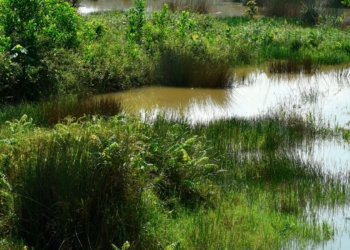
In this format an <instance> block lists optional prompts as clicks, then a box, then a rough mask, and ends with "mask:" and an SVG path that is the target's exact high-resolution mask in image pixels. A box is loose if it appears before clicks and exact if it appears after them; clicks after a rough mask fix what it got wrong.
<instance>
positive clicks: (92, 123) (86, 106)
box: [0, 0, 350, 249]
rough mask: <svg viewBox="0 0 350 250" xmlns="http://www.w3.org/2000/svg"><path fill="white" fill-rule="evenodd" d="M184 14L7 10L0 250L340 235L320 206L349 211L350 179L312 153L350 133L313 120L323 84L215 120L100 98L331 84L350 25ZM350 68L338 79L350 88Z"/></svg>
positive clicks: (230, 243) (336, 20)
mask: <svg viewBox="0 0 350 250" xmlns="http://www.w3.org/2000/svg"><path fill="white" fill-rule="evenodd" d="M258 5H259V4H258ZM180 7H181V6H177V7H176V8H172V7H171V6H170V5H164V6H163V7H162V8H161V9H160V10H157V11H154V12H147V11H146V3H145V2H144V1H142V0H136V1H135V4H134V6H133V7H132V8H130V9H129V10H127V11H118V10H115V11H108V12H101V13H94V14H91V15H85V16H79V15H78V14H77V12H76V10H75V9H73V8H72V7H71V5H70V4H69V3H66V2H62V1H58V0H33V1H30V4H28V3H27V2H26V3H24V2H23V1H18V0H0V17H1V19H0V20H1V21H0V53H1V55H0V57H1V60H0V101H1V106H0V249H119V248H121V249H276V248H287V249H290V248H302V247H305V246H310V245H317V244H323V243H324V242H327V241H328V240H330V239H332V238H334V237H335V235H336V229H335V227H334V225H332V224H331V222H330V221H329V220H327V219H319V218H318V216H319V214H316V213H315V212H314V211H317V210H320V209H322V208H324V207H329V208H334V209H336V208H337V207H338V206H340V205H342V206H343V205H344V206H346V205H348V203H349V198H348V197H349V196H348V192H349V187H348V181H349V171H348V168H346V167H345V169H341V170H340V171H339V172H331V171H327V170H326V169H325V168H324V167H323V162H322V161H317V160H316V159H315V158H310V157H307V156H305V154H300V151H303V150H306V149H310V148H311V149H312V148H313V147H314V145H315V144H314V143H315V142H316V141H320V140H321V141H322V140H325V139H332V140H339V141H340V143H341V145H342V146H344V147H348V146H349V138H350V136H349V135H350V132H349V131H350V130H349V129H348V125H347V124H346V122H344V123H337V122H335V123H331V121H328V120H325V119H324V117H321V119H317V115H318V114H317V113H315V112H316V111H315V110H314V109H313V110H311V111H310V112H309V111H308V112H303V111H304V108H305V106H306V105H307V104H310V105H313V104H315V103H318V101H319V100H320V99H322V95H321V93H323V91H324V90H323V88H322V86H317V84H318V83H319V82H318V81H316V82H315V83H314V82H311V81H310V79H308V80H309V82H308V84H309V85H308V86H307V87H308V88H305V89H302V90H301V91H300V96H299V98H300V103H297V104H295V103H291V107H289V108H288V107H285V106H282V105H276V106H274V107H271V109H269V110H267V111H266V110H265V111H264V112H261V111H260V112H259V114H257V115H254V116H239V115H234V114H233V115H232V114H231V115H230V116H226V117H225V116H224V117H220V118H219V119H209V120H206V121H205V122H190V119H188V118H186V116H185V117H184V116H177V115H175V114H174V113H167V111H166V110H162V111H160V112H158V113H156V114H155V115H153V114H151V113H147V111H146V112H145V113H144V116H143V117H140V116H139V115H138V114H137V112H135V113H136V114H135V113H133V112H129V111H128V108H129V105H132V103H131V104H129V103H127V101H124V100H123V98H117V99H115V98H112V97H107V96H105V97H104V98H102V99H98V98H96V97H94V95H95V94H102V93H109V92H113V91H125V90H128V89H135V88H139V87H145V86H157V87H158V88H161V87H164V86H167V87H168V88H169V87H170V88H174V89H172V90H173V92H172V93H178V92H176V91H175V88H176V89H177V90H179V88H180V87H182V88H184V87H186V88H195V89H196V91H200V90H202V91H206V90H205V89H206V88H207V89H208V88H210V89H211V90H213V91H216V92H215V93H219V91H221V90H222V91H224V90H232V93H234V91H235V90H234V89H233V88H237V89H238V87H239V86H252V84H251V79H252V78H251V75H249V74H248V75H244V74H243V75H242V76H241V77H239V78H238V77H237V74H235V72H237V71H238V67H241V68H242V67H243V68H244V67H247V66H249V65H253V67H258V65H263V63H266V64H264V65H268V70H266V71H265V72H266V74H265V76H266V75H269V76H270V77H271V78H272V79H275V81H276V82H279V81H282V80H283V79H285V78H288V77H289V76H290V75H291V74H292V75H301V76H307V75H313V74H315V73H316V74H318V73H320V75H321V77H322V78H326V77H324V76H322V72H323V71H319V68H320V67H321V65H335V64H345V63H349V62H350V55H349V53H350V45H349V41H350V35H349V32H347V30H346V29H347V28H346V25H342V24H343V20H344V18H343V17H342V16H337V17H330V16H323V17H322V16H318V18H317V20H314V21H316V23H310V22H307V23H306V22H305V21H303V20H302V18H303V17H300V16H299V17H295V18H290V17H283V18H270V17H262V16H258V17H257V16H255V15H252V16H250V17H225V18H215V17H213V16H212V15H207V14H201V12H202V11H198V9H194V11H192V10H191V8H192V7H190V8H189V7H188V6H186V7H181V8H180ZM198 12H200V13H198ZM344 68H345V69H344V70H343V71H342V70H338V71H336V73H335V78H332V79H338V80H339V79H343V80H344V82H346V79H348V75H349V73H348V69H347V68H346V67H345V66H344ZM253 74H256V75H258V73H254V72H253ZM257 79H258V78H257ZM254 81H255V83H254V84H256V83H257V82H258V80H254ZM332 81H333V80H332ZM325 82H326V83H327V84H334V83H333V82H327V81H325ZM339 82H341V81H340V80H339ZM347 82H349V81H347ZM159 85H160V86H161V87H159ZM340 86H341V85H340V84H339V85H337V87H339V88H340V89H341V88H346V89H347V88H348V85H344V86H341V87H340ZM303 87H304V86H303ZM337 87H335V88H334V89H337ZM267 88H269V86H267ZM329 89H331V90H332V91H333V88H329ZM329 89H328V90H329ZM188 90H190V89H188ZM238 91H239V90H238ZM250 91H252V89H250ZM338 92H339V91H338ZM338 92H337V93H338ZM344 92H346V91H344ZM122 93H124V92H122ZM179 93H180V94H179V95H181V92H179ZM213 93H214V92H213ZM332 93H333V92H332ZM337 93H336V94H337ZM346 93H347V92H346ZM336 94H335V95H336ZM218 95H219V96H220V98H221V97H224V98H227V95H226V94H222V93H219V94H218ZM260 95H263V93H260ZM151 97H152V96H150V95H149V96H148V98H151ZM225 100H226V99H225ZM139 101H140V100H139ZM134 102H137V99H136V100H135V101H134ZM223 102H224V101H223ZM141 103H142V101H141ZM297 105H300V106H298V107H299V108H296V106H297ZM141 106H142V105H141ZM138 111H139V110H138ZM205 111H206V112H210V110H208V109H206V110H205ZM348 113H349V110H343V111H342V112H341V115H344V114H348ZM182 114H183V113H182ZM344 117H345V119H346V117H347V116H346V115H344ZM307 152H309V151H308V150H307ZM332 166H335V165H332ZM340 167H344V166H343V165H342V166H340Z"/></svg>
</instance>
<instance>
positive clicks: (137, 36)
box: [127, 0, 146, 44]
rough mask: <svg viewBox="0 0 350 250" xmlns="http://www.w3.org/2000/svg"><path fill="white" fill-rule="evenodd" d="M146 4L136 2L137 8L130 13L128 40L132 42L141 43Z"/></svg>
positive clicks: (139, 0) (136, 0)
mask: <svg viewBox="0 0 350 250" xmlns="http://www.w3.org/2000/svg"><path fill="white" fill-rule="evenodd" d="M145 10H146V2H145V1H144V0H135V7H131V8H130V9H129V11H128V28H127V38H128V40H129V41H130V42H136V43H138V44H139V43H141V38H142V27H143V25H144V23H145Z"/></svg>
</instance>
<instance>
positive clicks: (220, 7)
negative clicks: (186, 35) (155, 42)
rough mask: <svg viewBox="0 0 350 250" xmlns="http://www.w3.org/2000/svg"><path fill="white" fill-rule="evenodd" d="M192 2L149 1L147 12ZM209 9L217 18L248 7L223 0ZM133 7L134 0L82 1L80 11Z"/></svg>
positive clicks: (237, 13)
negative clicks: (170, 5)
mask: <svg viewBox="0 0 350 250" xmlns="http://www.w3.org/2000/svg"><path fill="white" fill-rule="evenodd" d="M195 1H196V0H193V2H195ZM187 2H192V1H189V0H147V11H150V12H151V11H154V10H159V9H160V8H161V7H162V6H163V5H164V3H175V4H184V3H187ZM206 2H207V3H208V5H207V7H208V10H209V12H210V13H211V14H214V15H217V16H241V15H243V14H244V12H245V10H246V7H244V6H242V4H241V3H236V2H232V1H222V0H208V1H206ZM131 6H133V0H97V1H93V0H81V1H80V4H79V8H78V11H79V13H81V14H88V13H91V12H96V11H107V10H114V9H119V10H128V9H129V8H130V7H131Z"/></svg>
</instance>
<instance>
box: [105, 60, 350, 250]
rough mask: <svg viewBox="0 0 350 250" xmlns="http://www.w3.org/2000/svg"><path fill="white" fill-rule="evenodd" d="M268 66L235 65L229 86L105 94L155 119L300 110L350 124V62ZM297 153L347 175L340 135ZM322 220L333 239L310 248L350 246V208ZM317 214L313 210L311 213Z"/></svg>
mask: <svg viewBox="0 0 350 250" xmlns="http://www.w3.org/2000/svg"><path fill="white" fill-rule="evenodd" d="M271 71H272V72H273V70H271V68H270V66H269V65H265V66H261V67H258V68H256V67H254V68H247V67H246V68H241V69H235V72H236V73H235V75H233V76H232V79H231V82H230V84H231V87H229V88H227V89H191V88H170V87H160V86H159V87H157V86H156V87H145V88H141V89H134V90H130V91H126V92H119V93H112V94H107V95H101V96H98V98H101V97H106V96H109V97H114V98H116V99H117V100H122V103H123V106H124V107H125V109H126V111H127V112H130V113H134V114H136V115H140V116H141V117H142V118H143V119H152V117H156V116H157V115H159V114H162V115H164V116H167V117H168V118H171V119H186V120H187V121H188V122H189V123H190V124H197V123H208V122H210V121H213V120H218V119H228V118H232V117H243V118H253V117H256V116H259V115H264V114H269V113H278V114H283V113H284V114H296V115H300V116H301V117H303V118H304V119H306V120H308V119H309V120H312V121H313V122H315V123H316V124H317V125H319V126H322V127H325V128H330V129H337V128H339V127H343V128H349V125H350V123H349V122H350V101H349V100H350V99H349V97H350V68H349V66H348V65H347V66H340V67H330V68H326V67H325V68H317V69H315V70H314V71H313V72H312V73H309V74H306V73H303V72H302V71H301V72H299V73H293V74H290V73H283V74H281V73H271ZM292 153H293V154H296V155H298V156H299V157H301V158H302V159H305V160H308V161H311V162H313V163H314V164H317V165H319V166H320V167H321V168H322V170H323V171H325V172H327V173H329V174H332V175H342V176H344V177H346V176H349V175H348V174H349V173H350V172H349V170H350V165H349V164H350V144H349V143H347V142H344V141H343V140H342V138H341V137H340V136H339V137H336V138H334V137H332V138H331V139H324V138H319V139H316V140H312V141H308V140H305V141H303V142H302V143H301V144H300V145H298V146H297V147H296V148H295V149H293V152H292ZM316 214H317V217H318V219H319V220H320V221H322V220H323V221H327V222H328V223H330V224H331V225H333V226H334V231H335V235H334V237H333V238H332V240H330V241H327V242H325V243H323V244H321V245H314V244H311V246H310V249H348V246H349V245H350V221H349V220H348V219H347V218H349V217H350V209H349V207H346V206H345V207H344V206H339V207H335V208H334V207H333V208H320V209H319V210H318V212H317V213H316ZM313 216H315V214H314V213H313Z"/></svg>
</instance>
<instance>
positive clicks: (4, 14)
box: [0, 0, 79, 102]
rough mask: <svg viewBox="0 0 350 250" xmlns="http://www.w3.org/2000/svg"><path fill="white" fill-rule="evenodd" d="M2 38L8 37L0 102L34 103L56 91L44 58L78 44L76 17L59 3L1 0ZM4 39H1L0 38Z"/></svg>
mask: <svg viewBox="0 0 350 250" xmlns="http://www.w3.org/2000/svg"><path fill="white" fill-rule="evenodd" d="M0 16H1V20H2V21H1V25H2V27H3V36H4V37H5V38H8V39H9V40H7V43H6V44H5V45H6V46H4V43H2V46H3V50H4V51H7V53H3V54H2V56H1V57H2V59H3V60H2V63H1V64H0V79H1V83H0V100H1V101H10V100H11V101H13V102H18V101H21V100H28V101H36V100H40V99H42V98H45V97H48V96H50V95H54V94H56V93H57V91H58V89H59V83H58V82H57V81H56V72H55V66H56V65H52V64H51V63H50V59H49V58H48V57H47V55H48V54H49V53H50V51H52V50H54V49H55V48H65V49H72V48H76V47H77V46H78V44H79V41H78V35H77V32H78V28H79V17H78V16H77V14H76V13H75V10H74V9H72V8H71V7H70V6H69V4H68V3H66V2H62V1H59V0H33V1H24V0H3V1H2V2H1V5H0ZM1 40H4V39H1Z"/></svg>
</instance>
